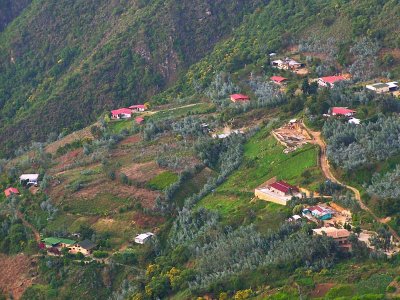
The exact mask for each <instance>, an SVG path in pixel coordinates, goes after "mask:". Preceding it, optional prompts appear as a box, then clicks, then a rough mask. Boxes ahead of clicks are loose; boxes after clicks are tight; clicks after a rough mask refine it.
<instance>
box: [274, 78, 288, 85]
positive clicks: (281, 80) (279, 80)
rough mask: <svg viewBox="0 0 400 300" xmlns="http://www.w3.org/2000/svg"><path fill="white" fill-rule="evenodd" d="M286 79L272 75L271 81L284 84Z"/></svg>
mask: <svg viewBox="0 0 400 300" xmlns="http://www.w3.org/2000/svg"><path fill="white" fill-rule="evenodd" d="M287 80H288V79H287V78H285V77H282V76H272V77H271V81H272V82H273V83H276V84H279V85H281V84H284V83H285V82H286V81H287Z"/></svg>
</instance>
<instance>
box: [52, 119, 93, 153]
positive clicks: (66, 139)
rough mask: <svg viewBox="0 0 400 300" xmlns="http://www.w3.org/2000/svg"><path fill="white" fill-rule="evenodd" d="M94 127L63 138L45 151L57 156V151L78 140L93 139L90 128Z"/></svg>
mask: <svg viewBox="0 0 400 300" xmlns="http://www.w3.org/2000/svg"><path fill="white" fill-rule="evenodd" d="M94 125H98V124H97V123H96V124H93V125H91V126H88V127H86V128H84V129H82V130H79V131H75V132H73V133H71V134H69V135H67V136H66V137H64V138H62V139H61V140H58V141H55V142H54V143H51V144H49V145H48V146H47V147H46V148H45V151H46V152H48V153H51V154H55V153H56V151H57V149H58V148H60V147H63V146H65V145H66V144H70V143H72V142H74V141H76V140H82V139H93V135H92V134H91V132H90V128H91V127H92V126H94Z"/></svg>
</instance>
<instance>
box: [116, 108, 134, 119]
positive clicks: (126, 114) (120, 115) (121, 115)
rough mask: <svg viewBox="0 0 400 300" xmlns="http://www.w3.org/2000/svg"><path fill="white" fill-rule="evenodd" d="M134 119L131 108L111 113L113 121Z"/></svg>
mask: <svg viewBox="0 0 400 300" xmlns="http://www.w3.org/2000/svg"><path fill="white" fill-rule="evenodd" d="M131 117H132V110H131V109H129V108H119V109H115V110H112V111H111V118H112V119H116V120H119V119H130V118H131Z"/></svg>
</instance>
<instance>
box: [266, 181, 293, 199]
mask: <svg viewBox="0 0 400 300" xmlns="http://www.w3.org/2000/svg"><path fill="white" fill-rule="evenodd" d="M269 189H270V190H271V191H272V192H274V193H277V194H278V195H281V196H288V195H292V194H293V193H298V192H299V189H298V188H297V187H295V186H293V185H290V184H289V183H287V182H284V181H276V182H274V183H271V184H270V185H269Z"/></svg>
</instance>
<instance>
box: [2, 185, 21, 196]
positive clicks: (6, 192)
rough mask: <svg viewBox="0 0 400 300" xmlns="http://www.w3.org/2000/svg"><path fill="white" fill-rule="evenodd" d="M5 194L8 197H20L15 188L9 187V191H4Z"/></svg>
mask: <svg viewBox="0 0 400 300" xmlns="http://www.w3.org/2000/svg"><path fill="white" fill-rule="evenodd" d="M4 194H5V195H6V197H7V198H8V197H10V196H11V195H19V191H18V189H16V188H13V187H9V188H8V189H6V190H5V191H4Z"/></svg>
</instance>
